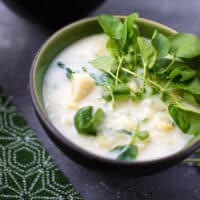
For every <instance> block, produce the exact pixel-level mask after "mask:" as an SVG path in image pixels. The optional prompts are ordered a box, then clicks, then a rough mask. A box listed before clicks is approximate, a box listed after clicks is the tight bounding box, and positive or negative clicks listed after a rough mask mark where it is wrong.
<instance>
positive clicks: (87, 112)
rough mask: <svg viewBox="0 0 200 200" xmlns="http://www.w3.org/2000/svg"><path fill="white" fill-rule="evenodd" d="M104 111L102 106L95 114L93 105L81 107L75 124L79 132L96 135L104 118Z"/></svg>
mask: <svg viewBox="0 0 200 200" xmlns="http://www.w3.org/2000/svg"><path fill="white" fill-rule="evenodd" d="M104 115H105V114H104V112H103V110H102V109H101V108H98V109H97V111H96V112H95V113H94V114H93V107H92V106H85V107H82V108H80V109H79V110H78V111H77V113H76V114H75V116H74V125H75V128H76V130H77V131H78V133H80V134H89V135H96V131H97V128H98V127H99V125H100V124H101V123H102V121H103V119H104Z"/></svg>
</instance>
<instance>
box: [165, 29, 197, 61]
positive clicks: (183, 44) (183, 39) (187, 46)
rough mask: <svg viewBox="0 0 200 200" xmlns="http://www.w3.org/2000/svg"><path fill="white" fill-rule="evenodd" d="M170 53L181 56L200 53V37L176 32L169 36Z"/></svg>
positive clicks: (187, 56)
mask: <svg viewBox="0 0 200 200" xmlns="http://www.w3.org/2000/svg"><path fill="white" fill-rule="evenodd" d="M169 42H170V50H169V52H170V54H172V55H175V56H177V57H181V58H193V57H196V56H198V55H200V39H199V38H198V37H197V36H196V35H193V34H187V33H176V34H175V35H173V36H171V37H170V38H169Z"/></svg>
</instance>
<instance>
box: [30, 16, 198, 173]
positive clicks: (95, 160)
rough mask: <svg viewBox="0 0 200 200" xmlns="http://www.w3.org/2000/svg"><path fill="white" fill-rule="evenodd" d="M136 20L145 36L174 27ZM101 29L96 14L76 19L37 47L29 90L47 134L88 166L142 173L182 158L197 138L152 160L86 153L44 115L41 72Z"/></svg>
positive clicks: (64, 149) (165, 33)
mask: <svg viewBox="0 0 200 200" xmlns="http://www.w3.org/2000/svg"><path fill="white" fill-rule="evenodd" d="M120 18H122V19H123V18H124V17H123V16H120ZM137 24H138V26H139V28H140V31H141V35H142V36H144V37H147V38H151V36H152V34H153V32H154V30H155V29H157V31H159V32H161V33H163V34H164V35H166V36H170V35H173V34H175V33H176V31H175V30H173V29H171V28H169V27H167V26H164V25H162V24H159V23H157V22H154V21H151V20H147V19H142V18H140V19H138V21H137ZM101 32H102V29H101V28H100V26H99V24H98V22H97V18H96V17H95V18H89V19H84V20H80V21H78V22H75V23H73V24H70V25H68V26H66V27H64V28H62V29H61V30H59V31H57V32H56V33H55V34H54V35H53V36H51V37H50V38H49V39H48V40H47V41H46V42H45V43H44V45H43V46H42V47H41V49H40V50H39V51H38V53H37V55H36V57H35V59H34V61H33V64H32V67H31V72H30V91H31V96H32V101H33V106H34V109H35V111H36V114H37V116H38V118H39V120H40V122H41V123H42V125H43V127H44V128H45V130H46V131H47V133H48V134H49V136H50V137H51V138H52V140H53V141H54V142H55V143H56V144H57V146H58V147H59V148H61V150H63V151H64V152H65V153H66V154H67V155H68V156H69V157H71V158H72V159H73V160H75V161H77V162H79V163H81V164H84V165H86V166H88V167H90V166H93V167H95V168H101V169H103V168H104V169H108V168H112V170H113V168H114V169H119V168H120V169H124V168H127V169H131V170H132V172H133V171H134V173H137V174H145V173H149V172H154V171H157V170H159V169H163V168H165V167H168V166H170V165H172V164H173V163H176V162H178V161H181V160H182V159H184V158H186V157H187V156H188V155H189V154H191V153H192V152H193V151H195V150H196V149H197V148H198V147H199V143H200V142H199V141H198V140H197V141H193V142H192V143H191V144H190V145H188V146H187V147H185V148H184V149H182V150H180V151H179V152H177V153H175V154H173V155H170V156H167V157H163V158H160V159H156V160H148V161H134V162H129V161H119V160H112V159H108V158H103V157H100V156H97V155H95V154H92V153H89V152H88V151H86V150H84V149H82V148H80V147H79V146H77V145H75V144H74V143H73V142H71V141H70V140H68V139H67V138H66V137H64V136H63V135H62V133H60V132H59V131H58V130H57V129H56V128H55V127H54V125H53V124H52V123H51V121H50V120H49V119H48V116H47V113H46V111H45V107H44V103H43V95H42V85H43V79H44V76H45V73H46V71H47V69H48V67H49V65H50V63H51V62H52V60H53V59H54V58H55V57H56V56H57V55H58V54H59V53H60V52H61V51H62V50H63V49H64V48H66V47H67V46H69V45H70V44H71V43H73V42H75V41H77V40H79V39H81V38H84V37H86V36H89V35H92V34H96V33H101Z"/></svg>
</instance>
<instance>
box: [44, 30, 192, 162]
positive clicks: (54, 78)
mask: <svg viewBox="0 0 200 200" xmlns="http://www.w3.org/2000/svg"><path fill="white" fill-rule="evenodd" d="M107 39H108V38H107V36H106V35H105V34H96V35H92V36H89V37H87V38H84V39H81V40H79V41H77V42H75V43H73V44H71V45H70V46H68V47H67V48H66V49H64V50H63V51H62V52H61V53H60V54H59V55H58V56H57V57H56V58H55V59H54V60H53V61H52V63H51V64H50V66H49V68H48V70H47V72H46V75H45V78H44V83H43V99H44V105H45V108H46V111H47V113H48V117H49V119H50V121H51V122H52V123H53V125H54V126H55V127H56V128H57V129H58V130H59V131H60V133H62V134H63V136H64V137H66V138H67V139H68V140H70V141H71V142H73V143H75V144H76V145H78V146H80V147H82V148H83V149H85V150H87V151H89V152H91V153H93V154H96V155H100V156H103V157H107V158H112V159H116V158H117V156H118V154H117V151H115V149H116V148H117V147H123V146H126V145H128V144H130V142H131V141H133V140H134V145H135V146H136V147H137V151H138V152H137V157H136V158H135V160H148V159H157V158H161V157H165V156H168V155H170V154H173V153H175V152H177V151H179V150H181V149H182V148H183V147H184V146H185V145H186V144H187V143H188V141H189V140H190V139H191V138H192V136H191V135H189V134H184V133H183V132H182V131H181V130H180V128H179V127H178V126H177V125H176V124H175V123H174V122H173V119H172V118H171V116H170V114H169V112H168V104H167V103H165V102H163V101H162V100H161V98H160V97H159V94H154V95H149V96H147V97H145V98H144V99H142V100H141V101H132V100H131V99H130V98H119V99H118V100H116V101H115V102H114V103H113V101H107V100H106V98H102V94H103V93H104V92H105V87H102V86H101V85H99V84H98V83H97V81H96V79H97V78H98V77H101V75H102V72H101V71H100V70H98V69H96V68H95V67H94V66H93V65H92V64H91V61H92V60H94V59H96V58H98V57H101V56H107V55H109V53H108V50H107V49H106V41H107ZM127 85H128V87H129V88H130V90H131V92H132V93H134V91H136V90H137V88H139V87H141V85H142V82H141V80H140V79H139V78H134V77H132V78H131V79H130V80H129V82H128V83H127ZM146 92H147V93H148V92H149V91H148V88H147V91H146ZM86 106H91V107H92V108H93V114H94V113H95V112H96V111H97V110H98V109H99V108H100V109H101V111H103V113H104V116H103V119H102V120H101V123H99V125H98V127H96V130H95V133H94V132H93V134H86V133H79V131H78V130H77V128H76V127H75V119H74V118H75V115H76V114H77V112H78V110H80V109H81V108H83V107H86ZM136 132H140V134H141V135H140V137H137V138H136V137H135V138H134V134H136ZM132 150H133V151H134V149H132Z"/></svg>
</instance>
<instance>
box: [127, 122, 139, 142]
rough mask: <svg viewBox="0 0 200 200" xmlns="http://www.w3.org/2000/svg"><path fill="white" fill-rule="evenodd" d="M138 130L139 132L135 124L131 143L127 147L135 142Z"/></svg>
mask: <svg viewBox="0 0 200 200" xmlns="http://www.w3.org/2000/svg"><path fill="white" fill-rule="evenodd" d="M138 130H139V124H137V126H136V129H135V132H134V133H133V135H132V137H131V141H130V143H129V145H131V144H134V143H135V140H136V138H137V136H138Z"/></svg>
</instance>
